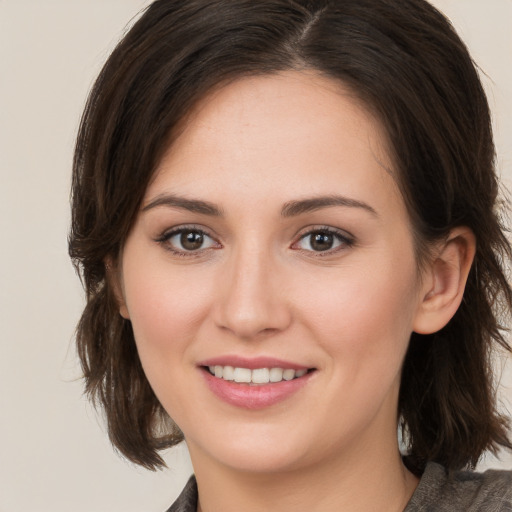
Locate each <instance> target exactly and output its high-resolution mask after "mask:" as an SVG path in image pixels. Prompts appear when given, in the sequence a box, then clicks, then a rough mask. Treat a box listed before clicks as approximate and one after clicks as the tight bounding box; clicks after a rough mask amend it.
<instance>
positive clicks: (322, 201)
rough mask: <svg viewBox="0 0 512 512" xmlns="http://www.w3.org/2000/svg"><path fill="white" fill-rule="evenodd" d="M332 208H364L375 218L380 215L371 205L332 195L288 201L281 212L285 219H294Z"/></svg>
mask: <svg viewBox="0 0 512 512" xmlns="http://www.w3.org/2000/svg"><path fill="white" fill-rule="evenodd" d="M330 206H345V207H349V208H362V209H363V210H366V211H367V212H369V213H371V214H372V215H373V216H374V217H378V216H379V215H378V213H377V212H376V211H375V209H374V208H372V207H371V206H370V205H369V204H367V203H364V202H363V201H358V200H356V199H351V198H349V197H344V196H338V195H330V196H320V197H311V198H306V199H301V200H298V201H288V202H287V203H285V205H284V206H283V208H282V210H281V215H282V216H283V217H294V216H295V215H301V214H302V213H309V212H313V211H315V210H320V209H322V208H328V207H330Z"/></svg>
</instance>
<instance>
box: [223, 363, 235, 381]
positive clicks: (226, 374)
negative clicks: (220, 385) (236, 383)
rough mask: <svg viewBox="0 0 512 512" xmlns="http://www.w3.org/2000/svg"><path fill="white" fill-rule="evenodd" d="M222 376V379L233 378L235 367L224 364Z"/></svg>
mask: <svg viewBox="0 0 512 512" xmlns="http://www.w3.org/2000/svg"><path fill="white" fill-rule="evenodd" d="M222 378H223V379H224V380H235V369H234V368H233V367H232V366H224V370H223V371H222Z"/></svg>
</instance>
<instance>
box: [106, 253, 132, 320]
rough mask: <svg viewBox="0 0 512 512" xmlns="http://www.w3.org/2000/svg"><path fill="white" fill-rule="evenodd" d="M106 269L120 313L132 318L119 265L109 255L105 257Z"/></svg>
mask: <svg viewBox="0 0 512 512" xmlns="http://www.w3.org/2000/svg"><path fill="white" fill-rule="evenodd" d="M105 271H106V275H107V281H108V284H109V286H110V287H111V288H112V290H113V292H114V296H115V298H116V302H117V304H118V306H119V314H120V315H121V316H122V317H123V318H125V319H126V320H129V319H130V314H129V312H128V308H127V306H126V300H125V298H124V290H123V280H122V274H121V270H120V268H119V266H118V265H117V264H116V263H114V260H113V258H112V257H110V256H108V257H107V258H105Z"/></svg>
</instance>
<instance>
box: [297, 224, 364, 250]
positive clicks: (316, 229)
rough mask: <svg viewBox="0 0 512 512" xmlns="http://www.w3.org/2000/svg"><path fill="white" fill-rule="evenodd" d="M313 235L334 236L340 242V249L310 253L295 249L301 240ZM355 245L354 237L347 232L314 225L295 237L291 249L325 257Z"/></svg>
mask: <svg viewBox="0 0 512 512" xmlns="http://www.w3.org/2000/svg"><path fill="white" fill-rule="evenodd" d="M314 233H328V234H330V235H334V236H335V237H336V238H337V239H338V240H339V241H340V242H341V247H336V248H334V249H327V250H325V251H312V250H308V249H302V248H299V247H296V246H297V245H298V244H299V243H300V242H301V241H302V240H304V239H305V238H306V237H308V236H311V235H312V234H314ZM355 243H356V239H355V237H354V236H353V235H352V234H351V233H349V232H348V231H345V230H342V229H339V228H334V227H332V226H325V225H316V226H308V227H307V228H304V229H302V230H301V231H300V232H299V234H298V235H297V236H296V241H295V242H293V244H292V245H291V248H292V249H295V250H298V251H303V252H307V253H314V254H315V255H316V256H322V255H325V256H327V255H328V254H333V253H335V252H337V251H340V250H343V249H346V248H348V247H352V246H354V245H355Z"/></svg>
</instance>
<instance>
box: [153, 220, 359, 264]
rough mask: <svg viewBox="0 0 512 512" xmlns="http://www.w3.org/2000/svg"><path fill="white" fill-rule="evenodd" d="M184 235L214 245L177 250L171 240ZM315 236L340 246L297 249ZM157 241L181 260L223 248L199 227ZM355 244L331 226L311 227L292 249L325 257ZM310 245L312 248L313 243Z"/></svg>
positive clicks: (164, 235)
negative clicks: (206, 239) (194, 235)
mask: <svg viewBox="0 0 512 512" xmlns="http://www.w3.org/2000/svg"><path fill="white" fill-rule="evenodd" d="M184 233H194V234H196V235H199V236H201V237H203V239H204V238H206V237H207V238H209V239H210V240H212V245H211V246H209V247H206V248H199V249H197V250H186V249H175V248H174V247H173V245H172V244H171V243H170V240H171V239H172V238H173V237H175V236H177V235H183V234H184ZM315 234H322V235H330V236H332V237H334V239H335V240H337V242H338V243H339V245H338V246H337V247H335V248H329V249H326V250H320V251H315V250H312V249H311V250H310V249H303V248H300V247H297V246H298V245H299V244H300V243H301V242H302V241H303V240H306V239H307V238H308V237H312V236H313V235H315ZM155 241H156V242H158V243H159V244H161V245H163V246H164V248H165V250H167V251H169V252H171V253H172V254H173V255H175V256H178V257H180V258H194V257H198V256H201V255H202V254H204V251H207V250H210V249H220V248H222V245H221V244H220V243H219V242H217V241H216V240H215V239H214V238H213V237H212V236H211V235H209V234H208V232H206V231H205V230H204V229H202V228H200V227H197V226H180V227H179V228H174V229H171V230H170V231H166V232H164V233H162V235H160V236H159V237H158V238H156V240H155ZM354 244H355V239H354V237H352V236H351V235H349V234H348V233H346V232H341V231H339V230H337V229H333V228H332V227H329V226H318V227H316V226H315V227H310V228H309V229H308V230H307V231H306V232H304V233H303V234H301V235H300V237H299V239H298V240H297V241H296V242H294V243H293V244H292V245H291V248H292V249H294V250H297V251H301V252H303V253H310V255H311V254H314V255H315V256H314V257H325V256H328V255H332V254H334V253H337V252H339V251H343V250H345V249H347V248H350V247H352V246H354ZM309 245H310V247H311V241H310V244H309Z"/></svg>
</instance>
